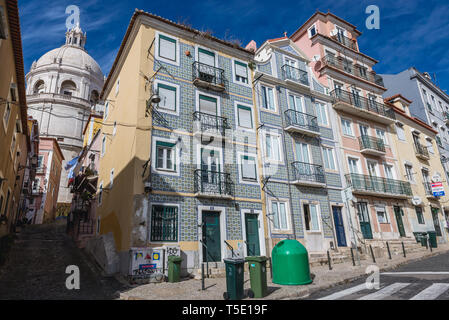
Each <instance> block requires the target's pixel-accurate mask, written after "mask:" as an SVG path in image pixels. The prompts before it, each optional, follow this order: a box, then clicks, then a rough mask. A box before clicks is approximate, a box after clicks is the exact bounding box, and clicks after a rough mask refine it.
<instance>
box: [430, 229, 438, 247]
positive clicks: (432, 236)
mask: <svg viewBox="0 0 449 320" xmlns="http://www.w3.org/2000/svg"><path fill="white" fill-rule="evenodd" d="M427 234H428V235H429V246H430V247H431V248H438V244H437V233H436V232H435V231H427Z"/></svg>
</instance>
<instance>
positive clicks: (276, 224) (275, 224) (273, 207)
mask: <svg viewBox="0 0 449 320" xmlns="http://www.w3.org/2000/svg"><path fill="white" fill-rule="evenodd" d="M271 210H272V211H273V227H274V228H275V229H279V212H278V205H277V202H272V203H271Z"/></svg>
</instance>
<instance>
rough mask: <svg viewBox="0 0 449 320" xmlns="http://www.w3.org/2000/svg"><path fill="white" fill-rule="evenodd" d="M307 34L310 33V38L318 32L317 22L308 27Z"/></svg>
mask: <svg viewBox="0 0 449 320" xmlns="http://www.w3.org/2000/svg"><path fill="white" fill-rule="evenodd" d="M312 29H315V34H314V35H312V32H311V30H312ZM307 34H308V35H309V39H311V38H312V37H313V36H315V35H316V34H318V30H317V27H316V23H314V24H313V25H312V26H311V27H309V29H307Z"/></svg>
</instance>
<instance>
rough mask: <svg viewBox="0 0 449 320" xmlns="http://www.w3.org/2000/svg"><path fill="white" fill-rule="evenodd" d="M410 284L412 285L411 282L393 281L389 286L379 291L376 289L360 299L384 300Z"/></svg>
mask: <svg viewBox="0 0 449 320" xmlns="http://www.w3.org/2000/svg"><path fill="white" fill-rule="evenodd" d="M409 285H410V283H400V282H397V283H393V284H392V285H389V286H388V287H385V288H383V289H381V290H379V291H376V292H374V293H371V294H368V295H366V296H363V297H361V298H360V299H358V300H382V299H384V298H386V297H389V296H391V295H392V294H394V293H395V292H398V291H399V290H401V289H403V288H405V287H407V286H409Z"/></svg>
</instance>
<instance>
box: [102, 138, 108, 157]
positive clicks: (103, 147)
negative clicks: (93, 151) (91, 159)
mask: <svg viewBox="0 0 449 320" xmlns="http://www.w3.org/2000/svg"><path fill="white" fill-rule="evenodd" d="M106 141H107V139H106V135H105V134H103V138H102V139H101V157H102V158H103V157H104V155H105V154H106Z"/></svg>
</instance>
